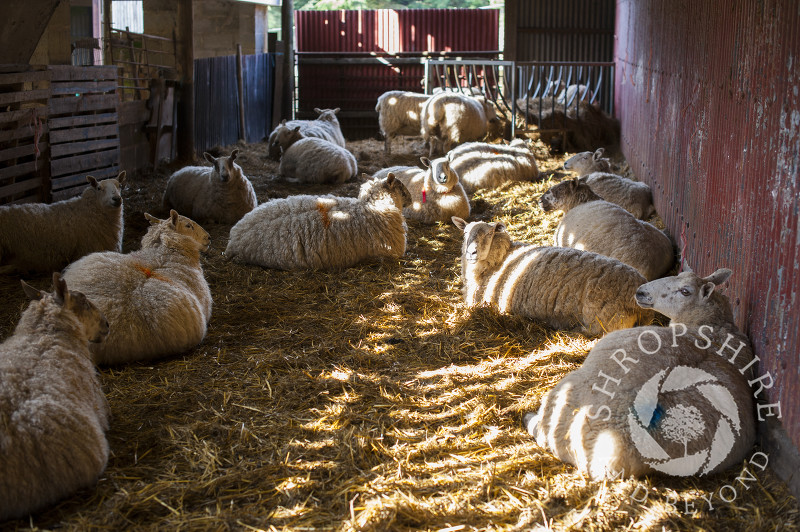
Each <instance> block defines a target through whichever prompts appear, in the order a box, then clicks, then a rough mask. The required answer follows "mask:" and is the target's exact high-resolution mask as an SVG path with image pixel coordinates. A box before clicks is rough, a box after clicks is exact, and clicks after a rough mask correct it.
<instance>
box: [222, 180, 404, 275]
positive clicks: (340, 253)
mask: <svg viewBox="0 0 800 532" xmlns="http://www.w3.org/2000/svg"><path fill="white" fill-rule="evenodd" d="M410 203H411V196H410V195H409V193H408V190H406V187H405V185H403V183H402V182H400V181H399V180H397V179H395V177H394V174H389V175H388V176H387V177H386V178H385V179H373V180H371V181H367V182H366V183H364V184H363V185H361V191H360V194H359V196H358V198H343V197H336V196H320V197H317V196H290V197H288V198H281V199H274V200H271V201H268V202H266V203H263V204H261V205H259V206H258V207H257V208H256V209H254V210H253V211H252V212H251V213H249V214H248V215H247V216H245V217H244V218H242V219H241V220H240V221H239V223H237V224H236V225H234V226H233V228H232V229H231V235H230V240H229V241H228V247H227V249H226V250H225V255H226V256H228V257H229V258H231V259H233V260H236V261H239V262H244V263H249V264H256V265H259V266H263V267H265V268H276V269H281V270H292V269H303V268H312V269H336V268H348V267H350V266H353V265H355V264H357V263H359V262H362V261H365V260H369V259H375V258H379V257H390V258H398V257H401V256H403V254H404V253H405V251H406V231H407V228H406V222H405V219H404V218H403V212H402V209H403V207H404V206H405V205H408V204H410Z"/></svg>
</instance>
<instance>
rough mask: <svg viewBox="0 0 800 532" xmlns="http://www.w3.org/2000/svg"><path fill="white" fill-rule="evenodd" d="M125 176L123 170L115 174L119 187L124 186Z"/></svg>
mask: <svg viewBox="0 0 800 532" xmlns="http://www.w3.org/2000/svg"><path fill="white" fill-rule="evenodd" d="M127 175H128V173H127V172H126V171H125V170H123V171H121V172H120V173H119V174H117V182H118V183H119V184H120V186H122V185H124V184H125V177H126V176H127Z"/></svg>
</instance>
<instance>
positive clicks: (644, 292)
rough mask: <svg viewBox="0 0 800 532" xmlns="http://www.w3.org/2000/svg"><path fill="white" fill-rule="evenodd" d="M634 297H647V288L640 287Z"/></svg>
mask: <svg viewBox="0 0 800 532" xmlns="http://www.w3.org/2000/svg"><path fill="white" fill-rule="evenodd" d="M636 299H647V290H644V289H642V288H640V289H638V290H637V291H636Z"/></svg>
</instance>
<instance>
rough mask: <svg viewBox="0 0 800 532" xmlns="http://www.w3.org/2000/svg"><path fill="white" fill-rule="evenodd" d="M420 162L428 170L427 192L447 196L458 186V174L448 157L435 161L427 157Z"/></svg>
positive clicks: (425, 185) (426, 176)
mask: <svg viewBox="0 0 800 532" xmlns="http://www.w3.org/2000/svg"><path fill="white" fill-rule="evenodd" d="M419 160H420V162H421V163H422V165H423V166H425V168H427V169H428V171H427V172H425V177H424V180H425V181H424V187H425V189H426V190H434V191H436V192H437V193H439V194H447V193H448V192H450V191H451V190H452V189H453V187H455V186H456V185H457V184H458V182H459V179H458V174H457V173H456V171H455V170H453V169H452V168H451V167H450V160H449V159H448V158H447V156H445V157H439V158H438V159H434V160H433V161H431V160H430V159H428V158H427V157H420V159H419Z"/></svg>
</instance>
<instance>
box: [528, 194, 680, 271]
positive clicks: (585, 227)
mask: <svg viewBox="0 0 800 532" xmlns="http://www.w3.org/2000/svg"><path fill="white" fill-rule="evenodd" d="M539 202H540V204H541V206H542V210H543V211H544V212H551V211H554V210H561V211H563V212H564V217H563V218H561V221H560V222H559V224H558V226H557V227H556V231H555V234H554V235H553V245H555V246H561V247H571V248H575V249H585V250H586V251H593V252H595V253H599V254H601V255H606V256H607V257H612V258H615V259H617V260H619V261H622V262H624V263H625V264H627V265H629V266H633V267H634V268H636V270H638V271H639V273H641V274H642V275H643V276H644V278H645V279H647V280H648V281H652V280H653V279H657V278H659V277H662V276H664V275H666V274H667V272H669V271H670V270H671V269H672V265H673V264H674V262H675V251H674V249H673V245H672V241H671V240H670V239H669V237H668V236H667V235H665V234H664V233H662V232H661V231H659V230H658V229H657V228H656V227H654V226H653V225H650V224H649V223H647V222H645V221H642V220H637V219H636V217H635V216H634V215H633V214H631V213H629V212H628V211H626V210H625V209H623V208H622V207H620V206H619V205H614V204H613V203H609V202H608V201H605V200H603V199H602V198H601V197H600V196H598V195H597V194H595V193H594V191H593V190H592V189H591V188H590V187H589V185H588V184H586V183H585V182H583V181H581V180H580V179H568V180H566V181H562V182H561V183H559V184H557V185H555V186H554V187H552V188H550V189H549V190H548V191H547V192H545V193H544V194H543V195H542V197H541V198H539Z"/></svg>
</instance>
